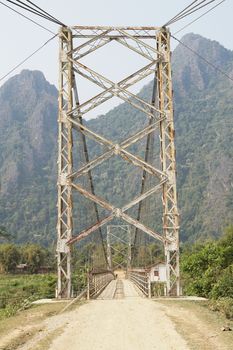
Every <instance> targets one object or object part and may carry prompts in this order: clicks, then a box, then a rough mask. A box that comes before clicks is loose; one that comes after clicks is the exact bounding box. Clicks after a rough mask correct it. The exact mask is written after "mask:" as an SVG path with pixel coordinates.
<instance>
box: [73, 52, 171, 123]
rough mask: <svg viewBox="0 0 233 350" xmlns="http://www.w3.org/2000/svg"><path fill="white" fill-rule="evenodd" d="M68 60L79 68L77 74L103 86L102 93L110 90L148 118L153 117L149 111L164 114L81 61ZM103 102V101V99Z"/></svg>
mask: <svg viewBox="0 0 233 350" xmlns="http://www.w3.org/2000/svg"><path fill="white" fill-rule="evenodd" d="M70 61H71V62H72V63H73V65H74V66H77V67H78V68H79V69H78V68H77V69H76V72H77V73H78V74H80V75H82V76H83V77H84V78H86V79H88V80H90V81H92V82H93V83H94V84H96V85H98V86H100V87H101V88H103V89H104V93H106V92H111V93H112V96H118V97H119V98H120V99H122V100H123V101H125V102H127V103H129V104H130V105H132V106H133V107H135V108H137V109H138V110H140V111H141V112H143V113H145V114H146V115H148V116H149V117H150V118H154V114H153V113H152V112H151V111H153V112H157V113H159V114H160V115H165V113H164V112H162V111H161V110H160V109H158V108H156V107H155V106H153V105H152V104H150V103H148V102H146V101H144V100H143V99H141V98H140V97H138V96H137V95H135V94H133V93H131V92H129V91H128V90H126V89H125V88H122V87H121V86H119V84H118V83H114V82H113V81H111V80H109V79H108V78H106V77H104V76H103V75H101V74H99V73H97V72H96V71H94V70H92V69H90V68H89V67H87V66H84V65H83V64H82V63H80V62H77V61H75V60H73V59H72V58H70ZM80 69H82V70H84V71H85V72H86V73H88V74H89V75H88V74H86V73H83V72H82V71H80ZM122 94H123V95H122ZM125 95H126V96H125ZM97 97H98V98H100V94H98V95H97ZM109 98H111V96H109ZM109 98H108V99H109ZM92 99H93V98H92ZM132 99H134V100H136V101H137V102H138V104H137V103H135V102H132ZM86 102H87V101H86ZM103 102H105V100H104V101H103ZM103 102H101V103H103ZM101 103H100V104H101ZM81 107H82V105H80V106H79V107H78V108H75V109H76V110H79V109H80V108H81ZM95 107H96V105H95ZM75 109H73V110H72V111H70V114H71V113H72V114H73V113H74V110H75ZM148 109H149V110H148ZM88 111H89V110H88ZM85 113H87V111H86V112H82V114H85Z"/></svg>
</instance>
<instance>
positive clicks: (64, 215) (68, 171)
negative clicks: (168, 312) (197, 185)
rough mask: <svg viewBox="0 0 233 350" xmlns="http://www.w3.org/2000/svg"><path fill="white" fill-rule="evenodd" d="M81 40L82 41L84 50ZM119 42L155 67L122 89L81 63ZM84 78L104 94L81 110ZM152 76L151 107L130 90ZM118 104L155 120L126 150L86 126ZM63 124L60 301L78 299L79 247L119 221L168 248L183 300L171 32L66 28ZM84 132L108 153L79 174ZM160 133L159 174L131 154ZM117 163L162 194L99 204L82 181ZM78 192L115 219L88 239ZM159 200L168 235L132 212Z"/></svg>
mask: <svg viewBox="0 0 233 350" xmlns="http://www.w3.org/2000/svg"><path fill="white" fill-rule="evenodd" d="M78 40H80V41H79V42H78ZM152 40H153V41H154V43H153V45H151V44H150V42H151V41H152ZM112 41H116V42H117V43H119V44H120V45H123V46H125V47H126V48H127V49H128V50H132V51H134V52H136V53H137V54H139V55H141V56H143V57H144V58H146V59H147V60H148V61H149V63H148V64H147V65H146V66H144V67H143V68H141V69H139V70H138V71H136V72H135V73H134V74H131V75H129V76H128V77H126V78H125V79H123V80H121V81H120V82H117V83H116V82H113V81H111V80H110V79H108V78H107V77H104V76H103V75H102V74H99V73H98V72H96V71H94V70H92V69H90V68H89V67H87V66H86V65H84V64H82V63H81V62H80V59H82V58H83V57H85V56H87V55H88V54H90V53H92V52H94V51H96V50H97V49H99V48H101V47H103V46H104V45H107V44H108V43H110V42H112ZM76 75H77V76H81V77H83V78H85V79H87V80H88V81H90V82H92V83H93V84H95V85H97V86H99V87H100V88H101V89H102V90H103V91H102V92H101V93H99V94H98V95H96V96H94V97H92V98H91V99H89V100H87V101H85V102H82V103H81V104H80V103H79V100H78V93H77V91H78V89H77V87H78V84H77V85H76V77H75V76H76ZM149 75H153V78H154V85H156V87H157V99H152V102H151V103H148V102H147V101H145V100H143V99H142V98H140V97H139V96H138V95H135V94H133V93H132V92H130V91H129V90H128V88H129V87H131V86H133V85H134V84H136V83H137V82H139V81H141V80H143V79H144V78H146V77H148V76H149ZM114 96H117V97H118V98H119V99H121V100H122V101H124V102H127V103H129V104H130V105H131V106H132V107H134V108H136V109H137V110H139V111H140V112H142V113H144V114H145V115H146V117H148V120H149V122H148V125H147V126H145V127H144V128H143V129H142V130H140V131H137V132H135V134H134V135H133V136H130V137H129V138H128V139H126V140H125V141H123V142H121V143H115V142H113V141H111V140H109V139H107V138H105V137H103V136H102V135H100V134H97V133H96V132H94V131H93V130H91V129H90V128H89V127H87V126H86V125H84V124H83V122H82V118H83V116H84V115H85V114H86V113H88V112H89V111H91V110H93V109H94V108H96V107H98V106H100V105H101V104H102V103H104V102H105V101H107V100H109V99H111V98H112V97H114ZM58 123H59V136H58V143H59V153H58V224H57V232H58V242H57V255H58V292H57V293H58V297H60V298H63V297H68V298H69V297H70V296H71V276H72V273H71V254H72V251H71V247H72V245H73V244H74V243H75V242H77V241H79V240H81V239H82V238H84V237H87V236H88V235H90V234H92V233H93V232H95V231H96V230H99V229H100V228H101V227H102V226H103V225H105V224H107V223H109V222H110V221H112V220H113V219H114V218H119V219H120V220H123V221H125V222H126V223H127V224H128V225H132V226H133V227H135V229H136V230H139V231H142V232H144V233H146V234H148V235H149V236H151V237H153V238H155V239H156V240H159V241H160V242H162V243H163V245H164V250H165V259H166V266H167V290H168V295H171V294H175V295H179V293H180V291H179V215H178V209H177V193H176V160H175V145H174V121H173V103H172V80H171V54H170V33H169V31H168V29H166V28H159V27H117V28H116V27H82V26H75V27H71V28H68V27H63V28H62V29H61V31H60V84H59V119H58ZM77 130H78V131H79V132H80V133H81V134H82V135H83V136H84V137H85V138H91V139H94V140H95V141H96V142H97V143H99V144H100V145H104V146H105V147H106V148H107V149H108V150H107V151H106V152H105V153H103V154H101V155H100V156H97V157H96V158H94V159H92V160H91V161H90V160H89V158H88V157H86V164H84V165H83V166H82V167H80V168H79V169H75V165H74V162H73V152H74V148H73V133H75V131H77ZM155 130H159V134H160V136H159V140H160V166H158V167H154V166H152V165H151V164H150V163H148V162H147V160H146V159H142V158H140V157H138V156H136V155H134V154H132V153H131V152H130V151H129V150H127V148H129V147H130V146H131V145H133V144H134V143H136V142H138V141H140V140H142V139H143V138H145V137H147V138H148V137H149V135H151V133H153V132H154V131H155ZM115 155H117V156H120V157H122V158H123V159H124V160H125V161H126V162H129V163H131V164H133V165H134V166H136V167H138V168H140V169H141V170H142V171H143V173H146V174H150V175H152V176H154V177H156V178H157V179H158V181H159V182H158V184H157V185H156V186H153V187H152V188H151V189H149V190H146V191H141V193H140V195H139V196H138V197H137V198H135V199H134V200H132V201H131V202H130V203H128V204H126V205H124V206H123V207H121V208H117V207H115V206H114V205H112V204H111V203H109V202H107V201H105V200H103V199H102V198H99V197H97V196H96V195H95V192H94V187H93V186H91V190H86V189H85V188H83V187H82V186H81V185H79V184H77V183H75V181H74V179H76V178H78V177H80V176H83V175H85V174H89V177H90V179H91V171H92V170H93V169H94V168H95V167H96V166H98V165H100V164H102V163H103V162H104V161H106V160H107V159H109V158H111V157H113V156H115ZM74 191H75V192H78V193H79V195H80V196H84V197H85V198H87V199H88V200H90V201H92V202H93V203H94V205H95V206H96V208H97V206H98V207H101V208H103V209H104V210H105V211H107V212H108V215H107V216H105V217H104V218H102V219H100V218H99V217H98V212H97V221H96V223H95V224H94V225H91V226H90V227H87V228H86V229H84V230H82V231H81V232H73V220H72V212H73V206H74V205H75V203H74V202H73V199H72V194H73V193H74ZM156 192H160V193H161V192H162V206H163V232H162V233H158V232H156V231H154V230H152V229H151V228H149V227H147V226H146V225H145V224H143V223H142V222H141V221H140V217H138V218H137V219H134V218H133V217H132V216H130V215H129V214H128V213H127V210H129V209H130V208H132V207H134V206H136V205H140V203H141V202H142V201H143V200H144V199H145V198H148V197H149V196H151V195H152V194H154V193H156Z"/></svg>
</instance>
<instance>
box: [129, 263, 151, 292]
mask: <svg viewBox="0 0 233 350" xmlns="http://www.w3.org/2000/svg"><path fill="white" fill-rule="evenodd" d="M127 276H128V279H129V280H130V281H132V282H133V283H134V284H135V285H136V286H137V287H138V289H139V290H140V291H141V292H142V293H143V294H144V295H145V296H146V297H148V298H151V283H150V277H149V274H148V273H147V271H146V270H144V269H135V270H129V271H128V273H127Z"/></svg>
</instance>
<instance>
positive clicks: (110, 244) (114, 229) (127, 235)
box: [107, 225, 132, 272]
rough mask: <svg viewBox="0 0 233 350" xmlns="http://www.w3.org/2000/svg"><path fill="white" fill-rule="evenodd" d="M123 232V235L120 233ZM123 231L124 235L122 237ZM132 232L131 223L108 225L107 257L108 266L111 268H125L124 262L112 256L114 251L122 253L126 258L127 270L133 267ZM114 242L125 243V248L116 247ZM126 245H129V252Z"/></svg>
mask: <svg viewBox="0 0 233 350" xmlns="http://www.w3.org/2000/svg"><path fill="white" fill-rule="evenodd" d="M120 233H121V236H120V235H119V234H120ZM122 233H123V237H122ZM131 236H132V234H131V230H130V226H129V225H108V226H107V258H108V266H109V267H110V269H113V268H114V270H116V269H117V268H125V266H124V264H122V263H118V262H117V261H116V260H114V258H113V256H112V251H115V252H117V253H118V254H120V256H121V257H123V258H125V262H126V272H128V270H129V269H130V267H131V243H132V242H131V241H132V237H131ZM114 243H121V244H123V249H122V248H121V249H120V248H116V247H115V246H114ZM125 247H127V248H128V249H127V252H125Z"/></svg>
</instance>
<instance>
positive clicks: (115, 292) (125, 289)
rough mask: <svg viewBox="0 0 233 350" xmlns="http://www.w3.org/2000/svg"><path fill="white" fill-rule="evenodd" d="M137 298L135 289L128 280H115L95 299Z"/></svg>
mask: <svg viewBox="0 0 233 350" xmlns="http://www.w3.org/2000/svg"><path fill="white" fill-rule="evenodd" d="M132 297H139V294H138V292H137V290H136V287H135V286H134V285H133V283H132V282H131V281H129V280H126V279H123V278H117V279H116V280H113V281H111V282H110V283H109V285H108V286H107V287H106V288H105V289H104V291H103V292H102V293H101V294H100V295H99V297H98V298H97V299H100V300H107V299H124V298H132Z"/></svg>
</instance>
